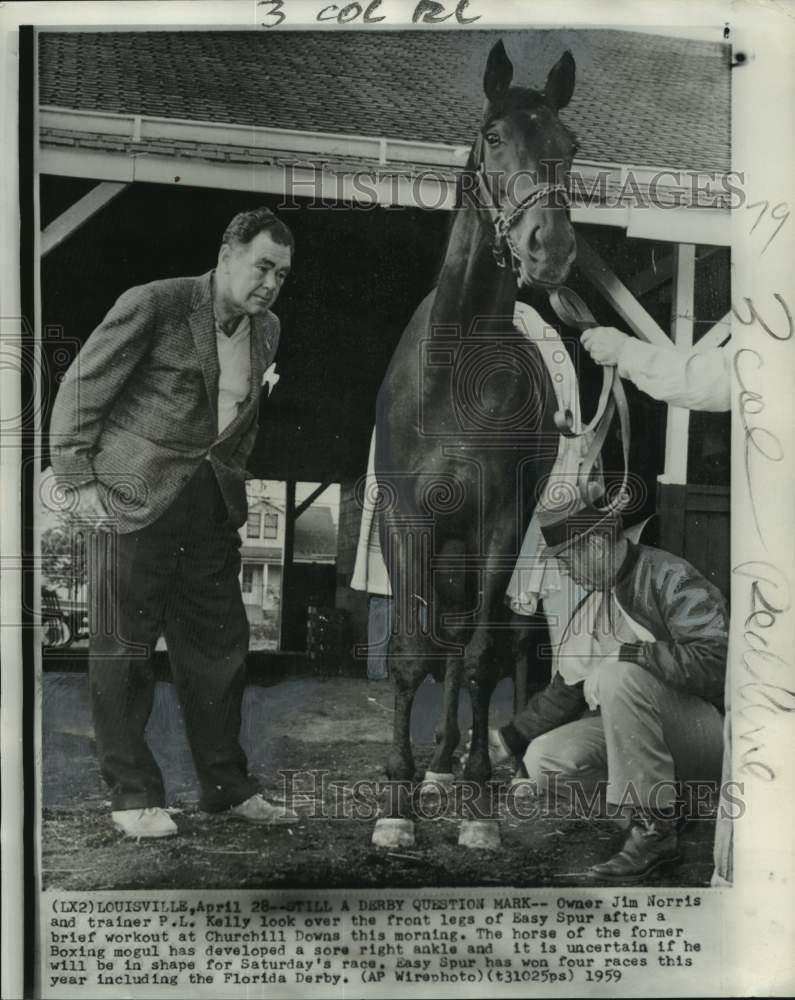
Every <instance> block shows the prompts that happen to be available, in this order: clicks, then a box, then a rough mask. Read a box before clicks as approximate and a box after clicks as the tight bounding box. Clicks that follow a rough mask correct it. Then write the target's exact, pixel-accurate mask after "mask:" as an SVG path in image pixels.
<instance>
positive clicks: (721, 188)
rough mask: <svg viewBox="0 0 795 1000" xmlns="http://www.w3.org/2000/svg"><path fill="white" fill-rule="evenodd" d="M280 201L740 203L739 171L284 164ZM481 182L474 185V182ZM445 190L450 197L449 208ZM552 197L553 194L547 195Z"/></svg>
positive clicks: (301, 204) (329, 205)
mask: <svg viewBox="0 0 795 1000" xmlns="http://www.w3.org/2000/svg"><path fill="white" fill-rule="evenodd" d="M282 169H283V172H284V191H285V195H284V197H283V199H282V200H281V201H280V202H279V205H278V206H277V207H278V210H280V211H285V210H290V209H300V208H307V209H337V210H339V209H349V208H351V207H355V208H362V209H368V208H376V207H378V206H384V205H387V206H389V207H392V208H394V207H399V206H401V205H402V204H405V203H406V202H407V201H408V203H410V204H412V205H413V206H414V207H416V208H421V209H424V210H427V211H438V210H440V209H444V208H451V207H452V208H473V207H477V206H478V205H479V204H480V203H481V199H482V194H481V188H482V185H483V181H485V186H486V187H487V189H488V190H492V191H497V190H500V191H501V198H502V200H503V201H504V202H505V203H506V204H518V203H519V202H521V201H522V199H523V198H524V197H525V196H526V195H527V193H528V191H529V190H532V189H534V188H538V187H541V186H546V185H554V184H558V183H560V184H562V185H564V186H565V187H566V189H567V190H568V193H569V198H570V200H571V203H572V205H573V206H574V207H576V208H605V209H616V208H633V209H634V208H659V209H677V208H704V209H738V208H742V207H743V206H744V205H745V204H746V200H747V199H746V192H745V174H744V173H743V172H742V171H737V170H729V171H726V172H725V173H718V172H716V171H689V170H673V169H655V168H652V167H646V168H640V167H638V168H629V169H625V170H616V169H615V168H614V169H610V168H606V167H598V166H595V167H592V168H588V167H584V168H579V167H578V166H576V165H575V167H574V168H573V169H572V170H571V171H570V172H569V173H566V172H565V171H564V169H563V166H562V164H560V163H555V162H552V163H547V164H545V165H544V168H543V169H542V170H539V171H531V170H518V171H516V172H515V173H513V174H512V175H511V176H510V177H509V178H507V180H505V179H504V178H503V175H502V174H500V173H490V172H478V171H475V170H464V171H463V172H458V171H456V170H455V169H454V168H453V167H450V168H447V169H440V168H435V167H428V168H421V169H417V167H416V165H404V166H403V168H402V169H401V167H400V166H399V165H397V164H391V163H390V164H384V165H383V166H379V167H377V168H376V167H373V168H370V169H368V168H366V167H362V166H361V165H357V166H355V167H353V166H351V167H346V166H343V165H340V167H339V168H333V169H332V168H331V167H330V166H329V165H328V164H321V165H320V169H316V170H313V171H312V172H308V171H307V170H306V168H305V167H304V166H301V165H297V164H286V165H285V166H284V167H283V168H282ZM481 178H482V180H481ZM451 190H452V191H453V198H452V203H451ZM550 197H553V195H550Z"/></svg>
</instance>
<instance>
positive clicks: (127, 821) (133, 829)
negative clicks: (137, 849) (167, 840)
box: [110, 806, 177, 840]
mask: <svg viewBox="0 0 795 1000" xmlns="http://www.w3.org/2000/svg"><path fill="white" fill-rule="evenodd" d="M110 817H111V819H112V820H113V825H114V826H115V827H116V829H118V830H121V832H122V833H124V834H126V835H127V836H128V837H134V838H135V839H136V840H140V839H141V837H173V836H174V834H175V833H177V824H176V823H175V822H174V820H173V819H172V818H171V817H170V816H169V815H168V813H167V812H166V810H165V809H159V808H157V807H156V806H154V807H151V808H149V809H120V810H118V811H117V812H112V813H111V814H110Z"/></svg>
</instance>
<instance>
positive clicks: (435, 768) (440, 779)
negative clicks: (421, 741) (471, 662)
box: [423, 655, 463, 793]
mask: <svg viewBox="0 0 795 1000" xmlns="http://www.w3.org/2000/svg"><path fill="white" fill-rule="evenodd" d="M462 673H463V663H462V661H461V658H460V656H459V655H456V656H454V657H453V656H451V657H448V659H447V661H446V667H445V673H444V707H443V710H442V718H441V720H440V724H439V726H438V728H437V730H436V749H435V750H434V753H433V757H432V758H431V763H430V767H429V768H428V770H427V771H426V772H425V781H424V784H423V792H426V793H431V792H434V791H437V792H438V790H439V787H440V786H441V787H442V788H450V787H451V786H452V784H453V781H454V779H455V775H454V774H453V754H454V753H455V751H456V748H457V747H458V744H459V743H460V741H461V730H460V729H459V727H458V695H459V691H460V689H461V675H462Z"/></svg>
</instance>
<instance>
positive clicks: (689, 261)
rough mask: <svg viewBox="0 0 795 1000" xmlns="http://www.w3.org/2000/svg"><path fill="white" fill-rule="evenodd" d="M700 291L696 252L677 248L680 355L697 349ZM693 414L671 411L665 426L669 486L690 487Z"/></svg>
mask: <svg viewBox="0 0 795 1000" xmlns="http://www.w3.org/2000/svg"><path fill="white" fill-rule="evenodd" d="M695 290H696V248H695V246H694V245H693V244H692V243H681V244H679V245H678V246H676V247H675V248H674V287H673V302H672V303H671V309H672V316H671V334H672V338H673V342H674V345H675V346H676V347H677V349H678V350H680V351H685V352H687V351H691V350H692V348H693V311H694V304H695ZM689 429H690V411H689V410H686V409H684V408H683V407H681V406H669V407H668V419H667V421H666V424H665V473H664V475H665V482H666V483H668V484H679V485H684V484H685V483H687V450H688V448H687V446H688V431H689Z"/></svg>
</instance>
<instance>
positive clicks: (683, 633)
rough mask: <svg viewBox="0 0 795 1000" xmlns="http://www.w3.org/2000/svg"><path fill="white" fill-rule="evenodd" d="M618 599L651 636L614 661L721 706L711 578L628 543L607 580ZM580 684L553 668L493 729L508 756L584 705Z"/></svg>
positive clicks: (720, 620)
mask: <svg viewBox="0 0 795 1000" xmlns="http://www.w3.org/2000/svg"><path fill="white" fill-rule="evenodd" d="M614 593H615V596H616V599H617V600H618V603H619V605H620V606H621V608H622V609H623V610H625V611H626V612H627V614H628V615H630V616H631V617H632V619H633V620H634V621H635V622H637V623H638V624H639V625H642V626H643V628H644V629H646V630H647V631H648V632H649V633H650V634H651V635H652V636H654V641H653V642H625V643H622V644H621V647H620V649H619V654H618V655H619V659H620V660H623V661H624V662H626V663H636V664H637V665H638V666H639V667H641V668H643V669H644V670H647V671H648V672H649V673H650V674H652V676H654V677H656V678H657V679H658V680H659V681H661V682H662V683H663V684H666V685H668V686H669V687H672V688H674V689H676V690H678V691H683V692H687V693H688V694H693V695H697V696H698V697H700V698H703V699H704V700H705V701H709V702H712V704H713V705H715V706H716V707H717V708H718V709H721V710H722V708H723V690H724V684H725V678H726V657H727V653H728V644H729V621H728V613H727V609H726V601H725V600H724V598H723V594H721V592H720V591H719V590H718V588H717V587H716V586H714V584H712V583H710V582H709V580H707V579H705V578H704V577H703V576H702V575H701V574H700V573H699V572H698V570H697V569H695V568H694V567H693V566H691V565H690V563H689V562H686V561H685V560H684V559H680V558H679V557H678V556H674V555H671V553H670V552H664V551H663V550H662V549H657V548H652V547H651V546H648V545H634V544H633V543H632V542H630V543H629V549H628V552H627V556H626V558H625V560H624V562H623V563H622V565H621V569H620V571H619V573H618V576H617V578H616V582H615V584H614ZM582 689H583V685H582V682H579V683H577V684H567V683H566V682H565V681H564V680H563V678H562V677H561V676H560V674H557V673H556V674H555V676H554V677H553V678H552V680H551V681H550V682H549V684H548V685H547V686H546V687H545V688H544V689H543V690H541V691H539V692H538V693H537V694H535V695H533V697H532V698H531V699H530V701H529V702H528V703H527V706H526V707H525V708H524V709H523V710H522V711H520V712H519V713H518V715H516V716H514V718H513V719H512V720H511V722H509V723H508V725H507V726H504V727H503V728H502V729H501V730H500V732H501V734H502V737H503V739H504V741H505V743H506V745H507V746H508V747H509V749H510V750H511V751H512V752H513V753H514V754H521V753H524V751H525V749H526V748H527V746H528V744H529V743H530V742H531V741H532V740H534V739H535V738H536V737H537V736H541V735H542V734H543V733H546V732H549V730H551V729H556V728H557V727H558V726H562V725H564V724H565V723H567V722H572V721H574V720H575V719H577V718H579V717H580V716H581V715H582V714H583V712H584V711H585V709H586V708H587V705H586V702H585V698H584V697H583V690H582Z"/></svg>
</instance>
